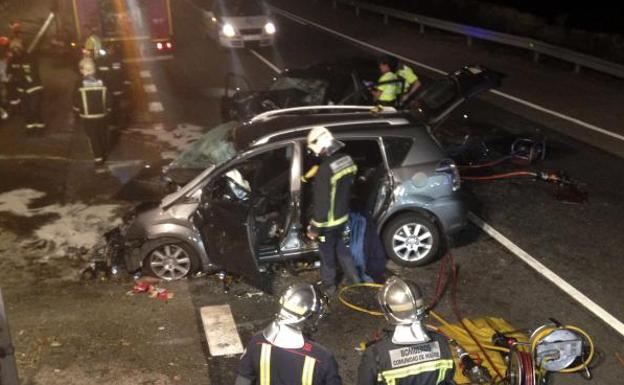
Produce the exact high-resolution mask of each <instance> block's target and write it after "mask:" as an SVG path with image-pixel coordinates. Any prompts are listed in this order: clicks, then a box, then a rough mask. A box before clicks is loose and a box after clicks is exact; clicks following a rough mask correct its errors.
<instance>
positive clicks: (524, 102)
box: [271, 6, 624, 141]
mask: <svg viewBox="0 0 624 385" xmlns="http://www.w3.org/2000/svg"><path fill="white" fill-rule="evenodd" d="M271 9H273V10H274V11H275V12H276V13H279V14H281V15H283V16H284V17H287V18H289V19H291V20H293V21H297V22H299V20H296V19H302V20H305V21H306V22H307V23H308V24H311V25H313V26H315V27H317V28H319V29H322V30H323V31H327V32H329V33H333V34H334V35H338V36H340V37H342V38H344V39H346V40H349V41H352V42H354V43H357V44H359V45H362V46H364V47H367V48H370V49H372V50H375V51H377V52H381V53H385V54H388V55H392V56H395V57H397V58H399V59H401V60H403V61H405V62H408V63H411V64H414V65H417V66H419V67H422V68H425V69H428V70H429V71H433V72H436V73H438V74H441V75H447V72H445V71H442V70H440V69H437V68H434V67H431V66H428V65H426V64H423V63H420V62H417V61H415V60H412V59H410V58H407V57H405V56H402V55H399V54H397V53H395V52H391V51H388V50H385V49H383V48H379V47H377V46H374V45H372V44H369V43H366V42H364V41H361V40H358V39H355V38H353V37H351V36H348V35H345V34H343V33H340V32H338V31H335V30H333V29H331V28H327V27H325V26H323V25H320V24H318V23H315V22H313V21H310V20H307V19H304V18H302V17H300V16H296V15H293V14H292V13H290V12H287V11H284V10H282V9H279V8H275V7H273V6H272V7H271ZM491 92H492V93H493V94H495V95H498V96H501V97H503V98H506V99H509V100H512V101H514V102H516V103H520V104H522V105H524V106H527V107H530V108H533V109H535V110H538V111H541V112H543V113H546V114H549V115H552V116H555V117H557V118H559V119H563V120H566V121H568V122H570V123H574V124H577V125H579V126H581V127H585V128H587V129H588V130H592V131H595V132H598V133H601V134H603V135H607V136H610V137H612V138H614V139H618V140H621V141H624V135H620V134H618V133H615V132H612V131H609V130H606V129H604V128H600V127H598V126H596V125H594V124H591V123H587V122H585V121H583V120H580V119H577V118H574V117H572V116H568V115H565V114H562V113H559V112H556V111H553V110H551V109H549V108H546V107H543V106H540V105H538V104H535V103H531V102H529V101H527V100H524V99H521V98H518V97H516V96H513V95H509V94H507V93H504V92H501V91H498V90H491Z"/></svg>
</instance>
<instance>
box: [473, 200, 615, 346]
mask: <svg viewBox="0 0 624 385" xmlns="http://www.w3.org/2000/svg"><path fill="white" fill-rule="evenodd" d="M468 219H470V221H471V222H472V223H474V224H475V225H477V227H479V228H480V229H481V230H483V231H484V232H485V233H487V234H488V235H489V236H491V237H492V238H494V239H495V240H497V241H498V242H499V243H500V244H501V245H503V246H505V248H507V249H508V250H509V251H511V252H512V253H514V254H515V255H516V256H517V257H518V258H520V259H521V260H523V261H524V262H525V263H526V264H527V265H529V266H530V267H532V268H533V269H534V270H535V271H537V272H538V273H540V274H541V275H543V276H544V277H545V278H546V279H548V280H549V281H550V282H552V283H554V284H555V285H556V286H557V287H559V288H560V289H561V290H563V291H564V292H565V293H566V294H568V295H569V296H570V297H572V298H573V299H575V300H576V301H577V302H578V303H580V304H581V305H582V306H583V307H585V308H586V309H587V310H589V311H590V312H592V313H593V314H594V315H595V316H597V317H598V318H600V319H601V320H603V321H604V322H606V323H607V324H608V325H609V326H611V327H612V328H613V329H615V331H617V332H618V333H620V335H622V336H624V323H622V322H621V321H620V320H618V319H617V318H615V317H614V316H613V315H611V314H610V313H609V312H607V311H606V310H605V309H603V308H602V307H601V306H600V305H598V304H597V303H595V302H594V301H592V300H591V299H589V297H587V296H586V295H585V294H583V293H581V292H580V291H578V290H577V289H576V288H575V287H574V286H572V285H570V284H569V283H568V282H566V281H565V280H564V279H563V278H561V277H559V276H558V275H557V274H555V272H553V271H552V270H550V269H549V268H547V267H546V266H544V264H542V263H541V262H540V261H538V260H537V259H535V258H533V257H532V256H531V255H530V254H529V253H527V252H526V251H524V250H522V249H521V248H520V247H519V246H518V245H516V244H515V243H513V242H512V241H511V240H510V239H509V238H507V237H505V236H504V235H503V234H501V233H499V232H498V231H497V230H496V229H494V228H493V227H492V226H490V225H489V224H487V223H486V222H485V221H483V220H482V219H481V218H479V217H477V216H476V215H475V214H473V213H472V212H469V213H468Z"/></svg>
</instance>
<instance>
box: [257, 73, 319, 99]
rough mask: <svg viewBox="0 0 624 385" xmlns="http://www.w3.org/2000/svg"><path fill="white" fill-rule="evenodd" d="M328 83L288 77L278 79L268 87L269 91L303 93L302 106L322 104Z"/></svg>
mask: <svg viewBox="0 0 624 385" xmlns="http://www.w3.org/2000/svg"><path fill="white" fill-rule="evenodd" d="M327 85H328V83H327V82H326V81H324V80H320V79H302V78H293V77H290V76H281V77H278V78H277V79H276V80H275V81H274V82H273V83H272V84H271V86H270V87H269V89H270V90H271V91H278V90H289V89H296V90H300V91H303V92H304V93H305V94H306V96H305V97H304V98H303V100H302V102H303V103H304V104H311V105H314V104H323V101H324V99H325V91H326V89H327Z"/></svg>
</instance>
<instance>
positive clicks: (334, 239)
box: [305, 127, 360, 295]
mask: <svg viewBox="0 0 624 385" xmlns="http://www.w3.org/2000/svg"><path fill="white" fill-rule="evenodd" d="M343 146H344V144H343V143H341V142H339V141H337V140H335V139H334V137H333V135H332V134H331V132H329V130H327V128H325V127H314V128H312V130H310V133H309V134H308V149H309V150H310V151H311V152H312V153H314V154H315V155H316V156H318V157H319V158H320V159H319V160H320V163H319V165H318V166H317V167H315V169H312V170H311V171H308V172H307V173H306V174H305V178H306V179H310V178H314V180H313V181H312V183H313V184H312V207H313V208H312V211H313V212H312V219H311V220H310V225H309V226H308V230H307V236H308V238H310V239H312V240H316V239H318V241H319V251H320V254H321V280H322V281H323V286H324V290H325V292H326V293H327V294H328V295H332V294H334V293H335V292H336V284H337V282H336V260H338V262H339V263H340V266H341V267H342V271H343V273H344V274H345V278H346V280H347V282H349V283H357V282H359V281H360V280H359V276H358V272H357V269H356V267H355V264H354V263H353V258H352V257H351V253H350V252H349V249H348V248H347V245H346V244H345V240H344V231H345V227H346V225H347V223H348V221H349V200H350V194H351V186H352V185H353V181H354V179H355V175H356V173H357V166H356V165H355V163H353V159H351V157H350V156H349V155H346V154H343V153H341V152H339V150H340V148H342V147H343Z"/></svg>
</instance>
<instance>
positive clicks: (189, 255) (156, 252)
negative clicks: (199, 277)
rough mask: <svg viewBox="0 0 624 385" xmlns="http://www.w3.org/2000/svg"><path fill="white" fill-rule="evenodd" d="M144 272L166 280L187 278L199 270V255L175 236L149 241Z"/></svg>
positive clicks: (144, 261)
mask: <svg viewBox="0 0 624 385" xmlns="http://www.w3.org/2000/svg"><path fill="white" fill-rule="evenodd" d="M144 248H145V249H146V250H148V251H147V253H146V254H145V258H144V259H143V272H144V273H146V274H149V275H151V276H154V277H157V278H160V279H163V280H165V281H175V280H178V279H182V278H186V277H188V276H190V275H192V274H194V273H196V272H197V271H198V270H199V266H200V263H199V256H198V255H197V252H196V251H195V250H194V249H193V248H192V247H191V246H190V245H189V244H188V243H186V242H184V241H181V240H178V239H175V238H160V239H155V240H153V241H149V243H148V244H146V245H145V247H144Z"/></svg>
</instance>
